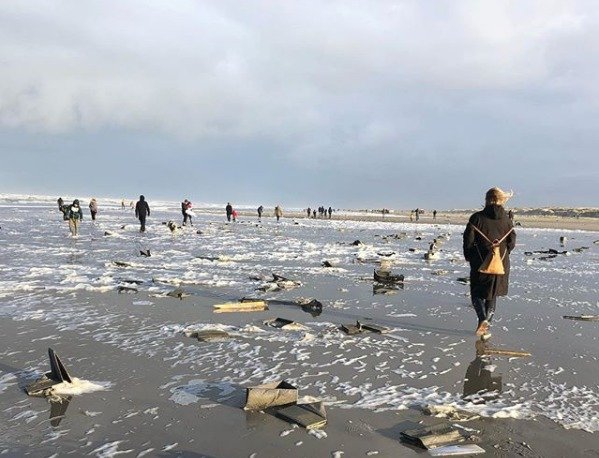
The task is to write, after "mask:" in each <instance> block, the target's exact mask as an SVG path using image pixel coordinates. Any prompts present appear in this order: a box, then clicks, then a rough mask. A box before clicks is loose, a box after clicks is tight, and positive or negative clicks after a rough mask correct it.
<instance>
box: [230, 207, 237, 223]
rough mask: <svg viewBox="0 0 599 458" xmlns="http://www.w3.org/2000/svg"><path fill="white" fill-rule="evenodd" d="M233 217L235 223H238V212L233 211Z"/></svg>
mask: <svg viewBox="0 0 599 458" xmlns="http://www.w3.org/2000/svg"><path fill="white" fill-rule="evenodd" d="M231 217H232V218H233V222H234V223H236V222H237V210H233V213H231Z"/></svg>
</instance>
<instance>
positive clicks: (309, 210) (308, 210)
mask: <svg viewBox="0 0 599 458" xmlns="http://www.w3.org/2000/svg"><path fill="white" fill-rule="evenodd" d="M306 211H307V212H308V218H310V214H311V213H312V209H311V208H310V207H308V209H307V210H306Z"/></svg>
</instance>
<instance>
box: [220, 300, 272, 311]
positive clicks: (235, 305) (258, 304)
mask: <svg viewBox="0 0 599 458" xmlns="http://www.w3.org/2000/svg"><path fill="white" fill-rule="evenodd" d="M263 310H268V306H267V305H266V302H264V301H255V302H227V303H224V304H214V313H228V312H260V311H263Z"/></svg>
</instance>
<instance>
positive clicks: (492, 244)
mask: <svg viewBox="0 0 599 458" xmlns="http://www.w3.org/2000/svg"><path fill="white" fill-rule="evenodd" d="M469 224H470V225H471V226H472V227H473V228H474V230H475V231H476V232H478V233H479V234H480V235H481V236H482V238H484V239H485V240H486V241H487V242H489V243H490V244H491V246H498V245H499V244H500V243H501V242H503V241H504V240H505V239H506V238H507V236H508V235H510V234H511V233H512V231H513V230H514V228H513V227H512V228H510V230H509V231H507V232H506V233H505V235H504V236H503V237H501V238H500V239H499V240H495V241H491V240H489V237H487V236H486V235H485V234H484V233H483V231H481V230H480V229H479V228H478V227H476V226H475V225H474V224H472V223H469Z"/></svg>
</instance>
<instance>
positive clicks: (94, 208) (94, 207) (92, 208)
mask: <svg viewBox="0 0 599 458" xmlns="http://www.w3.org/2000/svg"><path fill="white" fill-rule="evenodd" d="M89 213H90V214H91V215H92V221H95V220H96V215H97V214H98V202H97V201H96V198H95V197H93V198H92V200H90V201H89Z"/></svg>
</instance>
